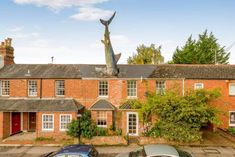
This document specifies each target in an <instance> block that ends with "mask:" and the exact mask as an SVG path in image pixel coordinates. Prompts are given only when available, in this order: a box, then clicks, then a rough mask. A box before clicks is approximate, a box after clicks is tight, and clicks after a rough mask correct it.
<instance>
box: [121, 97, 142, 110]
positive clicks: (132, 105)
mask: <svg viewBox="0 0 235 157" xmlns="http://www.w3.org/2000/svg"><path fill="white" fill-rule="evenodd" d="M141 105H142V104H141V103H140V102H139V101H138V100H136V99H129V100H126V101H124V102H123V103H122V104H121V105H120V106H119V109H120V110H136V109H140V106H141Z"/></svg>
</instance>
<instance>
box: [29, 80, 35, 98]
mask: <svg viewBox="0 0 235 157" xmlns="http://www.w3.org/2000/svg"><path fill="white" fill-rule="evenodd" d="M28 90H29V91H28V94H29V96H37V81H36V80H30V81H29V82H28Z"/></svg>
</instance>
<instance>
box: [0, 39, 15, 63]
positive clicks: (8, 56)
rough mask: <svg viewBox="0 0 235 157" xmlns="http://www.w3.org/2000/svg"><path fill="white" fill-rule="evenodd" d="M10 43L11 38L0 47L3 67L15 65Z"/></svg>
mask: <svg viewBox="0 0 235 157" xmlns="http://www.w3.org/2000/svg"><path fill="white" fill-rule="evenodd" d="M11 41H12V39H11V38H7V39H5V41H4V42H1V45H0V55H1V56H2V58H3V62H4V63H3V64H4V65H9V64H15V62H14V48H13V47H12V45H11Z"/></svg>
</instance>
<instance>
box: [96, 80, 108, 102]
mask: <svg viewBox="0 0 235 157" xmlns="http://www.w3.org/2000/svg"><path fill="white" fill-rule="evenodd" d="M104 82H106V83H107V95H102V94H100V87H101V83H104ZM103 86H104V85H103ZM98 96H99V97H105V98H107V97H108V96H109V82H108V80H99V81H98Z"/></svg>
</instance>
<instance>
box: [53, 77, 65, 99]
mask: <svg viewBox="0 0 235 157" xmlns="http://www.w3.org/2000/svg"><path fill="white" fill-rule="evenodd" d="M64 87H65V85H64V80H57V81H55V92H56V96H64V93H65V92H64V91H65V88H64Z"/></svg>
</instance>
